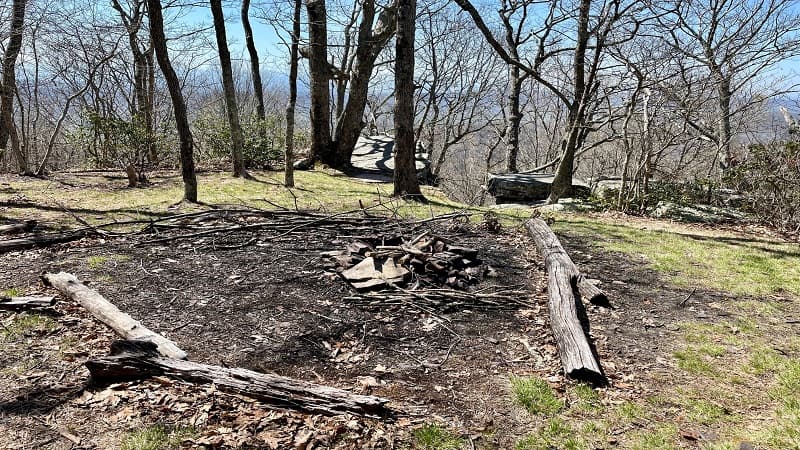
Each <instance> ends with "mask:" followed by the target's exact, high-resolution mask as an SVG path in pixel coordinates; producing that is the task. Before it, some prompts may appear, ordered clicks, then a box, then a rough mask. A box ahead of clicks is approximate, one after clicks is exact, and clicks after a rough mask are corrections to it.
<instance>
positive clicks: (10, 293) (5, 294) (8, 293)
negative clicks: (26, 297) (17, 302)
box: [0, 287, 22, 298]
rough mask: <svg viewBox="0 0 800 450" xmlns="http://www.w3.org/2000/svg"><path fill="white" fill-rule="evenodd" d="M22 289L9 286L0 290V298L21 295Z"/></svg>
mask: <svg viewBox="0 0 800 450" xmlns="http://www.w3.org/2000/svg"><path fill="white" fill-rule="evenodd" d="M21 296H22V289H19V288H15V287H10V288H8V289H6V290H4V291H0V298H11V297H21Z"/></svg>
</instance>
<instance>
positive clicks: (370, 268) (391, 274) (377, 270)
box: [342, 258, 411, 290]
mask: <svg viewBox="0 0 800 450" xmlns="http://www.w3.org/2000/svg"><path fill="white" fill-rule="evenodd" d="M409 275H411V272H410V271H409V270H408V269H406V268H405V267H403V266H398V265H397V262H396V261H395V260H394V259H393V258H366V259H364V260H363V261H361V262H360V263H358V264H356V265H355V266H353V267H351V268H349V269H347V270H345V271H343V272H342V277H344V279H346V280H347V281H349V282H350V284H352V285H353V287H354V288H356V289H360V290H366V289H374V288H377V287H382V286H385V285H387V284H388V283H402V282H403V281H405V280H406V278H407V277H408V276H409Z"/></svg>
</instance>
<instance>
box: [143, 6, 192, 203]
mask: <svg viewBox="0 0 800 450" xmlns="http://www.w3.org/2000/svg"><path fill="white" fill-rule="evenodd" d="M147 7H148V12H149V13H150V39H151V40H152V41H153V47H154V49H155V52H156V59H157V60H158V65H159V67H160V68H161V72H163V74H164V79H165V80H166V82H167V88H168V89H169V95H170V97H171V98H172V109H173V111H174V113H175V123H176V126H177V129H178V138H179V139H180V143H181V144H180V147H181V150H180V154H181V171H182V175H183V187H184V191H183V192H184V193H183V196H184V199H186V200H187V201H190V202H193V203H197V177H196V175H195V171H194V155H193V153H194V141H193V140H192V130H191V128H190V127H189V118H188V117H187V114H186V103H185V101H184V100H183V94H182V93H181V83H180V80H179V79H178V75H177V74H176V73H175V69H174V68H173V67H172V63H171V62H170V60H169V53H168V51H167V39H166V37H165V36H164V17H163V16H162V14H161V1H160V0H147Z"/></svg>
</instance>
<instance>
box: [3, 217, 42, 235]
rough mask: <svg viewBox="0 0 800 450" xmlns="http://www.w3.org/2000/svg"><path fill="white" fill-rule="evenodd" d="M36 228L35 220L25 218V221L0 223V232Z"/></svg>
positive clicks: (5, 232) (22, 231)
mask: <svg viewBox="0 0 800 450" xmlns="http://www.w3.org/2000/svg"><path fill="white" fill-rule="evenodd" d="M34 228H36V221H35V220H26V221H25V222H20V223H12V224H9V225H0V234H16V233H24V232H26V231H31V230H32V229H34Z"/></svg>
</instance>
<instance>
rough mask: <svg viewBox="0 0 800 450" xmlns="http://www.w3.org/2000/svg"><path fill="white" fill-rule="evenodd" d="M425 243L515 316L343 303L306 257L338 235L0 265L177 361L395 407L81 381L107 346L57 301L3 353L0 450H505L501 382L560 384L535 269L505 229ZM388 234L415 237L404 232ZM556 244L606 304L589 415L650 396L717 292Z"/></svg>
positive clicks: (527, 425)
mask: <svg viewBox="0 0 800 450" xmlns="http://www.w3.org/2000/svg"><path fill="white" fill-rule="evenodd" d="M430 231H431V232H434V233H436V234H439V235H441V236H445V237H447V238H448V239H451V240H454V241H457V242H459V243H460V244H463V245H467V246H471V247H474V248H477V249H478V250H479V257H480V258H481V259H482V260H483V261H484V263H485V264H487V265H489V266H491V267H493V268H494V269H495V270H496V271H497V276H496V277H494V278H490V277H486V278H484V280H483V281H482V282H481V283H480V284H478V285H476V286H474V287H472V289H491V288H492V287H493V286H494V287H503V288H508V287H516V288H518V289H521V290H524V291H526V292H528V293H529V294H528V295H527V297H526V298H522V299H520V300H521V303H522V304H520V303H518V302H514V301H509V302H508V303H507V304H504V305H503V306H504V307H502V308H495V309H481V308H475V307H471V306H469V305H460V306H459V307H456V308H437V309H435V310H433V311H431V310H427V309H423V308H419V307H418V306H415V305H414V304H401V305H391V306H385V307H381V306H377V307H375V306H372V307H369V306H359V305H354V304H351V303H348V302H347V301H345V300H343V297H347V296H348V295H349V294H351V293H352V291H351V288H350V287H349V286H348V285H347V284H346V283H345V282H344V281H343V280H342V279H341V278H340V277H339V276H338V275H336V274H335V273H332V272H331V271H330V270H327V269H326V268H325V267H324V264H323V260H322V258H321V257H320V253H321V252H324V251H331V250H339V249H342V248H343V247H344V246H345V245H346V244H347V242H349V240H351V239H352V237H351V234H352V233H350V232H348V230H344V229H341V230H335V229H330V228H319V229H316V230H312V231H309V230H301V231H298V232H297V233H291V234H288V235H283V236H282V237H278V238H275V237H274V236H270V235H269V232H268V231H258V232H237V233H230V234H223V235H215V236H206V237H200V238H194V239H189V240H177V241H172V242H166V243H158V244H144V245H143V244H141V241H142V240H146V239H148V238H150V237H151V236H140V235H132V236H128V237H122V238H114V239H107V240H103V239H98V238H93V239H84V240H81V241H78V242H74V243H70V244H63V245H58V246H54V247H51V248H48V249H39V250H30V251H25V252H16V253H9V254H5V255H0V288H8V287H12V286H13V287H17V288H19V289H21V290H22V291H23V292H24V293H25V294H32V293H36V292H45V291H46V290H45V288H44V287H42V285H41V283H40V281H39V276H40V274H41V273H42V272H44V271H67V272H70V273H73V274H75V275H76V276H77V277H78V278H79V279H81V280H83V281H84V282H87V283H88V284H89V285H90V286H91V287H93V288H94V289H96V290H97V291H99V292H100V293H101V294H103V295H104V296H106V298H108V299H109V300H110V301H112V302H114V303H115V304H116V305H118V306H119V307H120V309H122V310H123V311H126V312H128V313H129V314H131V315H132V316H133V317H135V318H137V319H139V320H141V321H142V322H144V323H145V324H146V325H147V326H148V327H149V328H151V329H153V330H155V331H157V332H160V333H162V334H164V335H166V336H167V337H169V338H171V339H173V340H174V341H176V342H177V343H178V345H179V346H180V347H181V348H183V349H184V350H185V351H187V352H188V354H189V359H191V360H193V361H197V362H205V363H210V364H217V365H223V366H230V367H234V366H235V367H244V368H248V369H252V370H257V371H262V372H274V373H278V374H281V375H286V376H291V377H295V378H299V379H304V380H309V381H314V382H318V383H322V384H327V385H332V386H337V387H342V388H346V389H351V390H353V391H356V392H360V393H367V394H373V395H379V396H383V397H387V398H389V399H391V401H392V403H391V405H392V406H393V407H394V408H396V409H397V410H398V411H400V414H399V416H398V420H397V421H395V422H393V423H389V422H381V421H376V420H371V419H361V418H354V417H334V418H329V417H321V416H315V415H308V414H303V413H298V412H287V411H278V410H273V409H270V408H269V407H268V406H266V405H262V404H260V403H258V402H254V401H251V400H249V399H246V398H244V397H238V396H232V395H228V394H223V393H220V392H217V391H216V390H215V389H213V387H209V386H191V385H187V384H183V383H178V382H172V381H170V380H168V379H165V378H156V379H153V380H148V381H142V382H130V383H120V384H117V385H112V386H97V385H94V384H92V383H91V382H90V381H89V377H88V371H87V370H86V369H85V368H84V367H83V362H84V361H86V360H87V359H89V358H92V357H94V356H98V355H102V354H105V353H107V351H108V348H109V344H110V342H111V341H112V340H113V339H115V336H114V335H113V333H112V332H110V331H109V330H107V329H106V328H105V327H104V326H103V325H102V324H99V323H98V322H97V321H96V320H95V319H93V318H92V317H91V316H89V315H88V314H87V313H86V312H85V311H84V310H83V309H82V308H80V307H79V306H78V305H76V304H74V303H73V302H71V301H69V300H65V299H61V300H60V301H59V302H58V303H57V305H56V306H55V307H54V308H53V310H52V311H49V312H47V314H49V317H51V318H52V324H51V325H52V326H49V325H43V326H40V327H33V328H31V329H27V330H25V331H23V332H22V333H21V334H17V335H13V336H12V335H7V336H6V338H5V341H3V342H2V345H3V352H2V353H1V354H0V368H1V369H0V448H13V449H27V448H54V449H62V448H64V449H66V448H73V449H76V448H117V447H118V446H119V443H120V439H121V437H122V435H123V434H124V433H125V432H126V431H128V430H132V429H137V428H141V427H143V426H147V425H151V424H154V423H160V424H164V425H166V426H174V427H179V428H185V427H191V428H193V429H194V432H193V433H190V437H188V438H187V439H185V440H184V441H183V443H182V444H180V445H182V446H184V447H187V448H189V447H193V446H194V447H197V446H204V445H205V446H215V447H220V448H237V447H240V446H247V448H290V447H293V448H353V449H356V448H403V447H404V446H406V445H408V443H409V442H411V438H410V432H411V430H413V429H414V428H415V427H418V426H419V425H420V424H422V423H428V422H432V421H439V422H444V423H445V424H446V425H447V426H448V427H450V428H452V429H454V430H457V431H458V432H459V433H461V434H462V435H463V436H465V437H466V438H467V439H468V440H469V442H470V443H471V445H473V446H474V447H475V448H510V447H512V446H513V444H514V442H515V441H516V439H518V438H519V437H520V436H522V435H524V434H525V433H527V432H529V431H531V429H532V427H533V425H534V424H535V421H536V419H535V418H531V417H530V416H529V415H528V414H527V413H525V412H524V410H522V409H521V408H518V407H516V406H514V405H513V400H512V398H511V396H510V394H509V382H508V380H509V376H510V375H511V374H516V375H526V374H537V375H538V376H541V377H543V378H545V379H547V380H548V381H549V382H550V383H551V384H552V385H553V386H554V387H555V388H556V389H557V390H559V391H560V392H562V393H564V392H565V390H566V388H567V386H568V385H569V383H570V382H568V381H566V380H564V379H563V376H562V374H561V369H560V364H559V361H558V356H557V353H556V348H555V346H554V342H553V339H552V336H551V333H550V329H549V323H548V317H547V308H546V293H545V292H544V286H545V274H544V272H543V269H542V267H541V265H540V262H539V261H538V258H537V256H536V255H535V251H534V250H533V245H532V243H530V242H528V241H527V239H526V238H525V237H524V236H523V232H522V230H520V229H510V230H504V231H503V232H501V233H499V234H494V233H490V232H488V231H485V230H482V229H481V228H480V227H475V226H464V225H463V224H460V225H459V224H452V223H438V224H432V225H430ZM180 232H181V231H175V233H180ZM418 232H420V229H419V228H418V227H417V228H415V229H414V233H418ZM398 234H399V235H402V236H403V238H405V239H410V238H412V237H414V236H413V235H412V231H411V228H410V226H409V225H408V224H403V223H398V224H397V231H396V232H395V237H396V235H398ZM562 240H563V242H564V245H565V247H566V248H567V250H568V251H569V252H570V254H571V255H572V257H573V259H574V260H575V262H576V263H577V264H578V266H579V267H580V268H581V269H582V270H583V271H584V272H585V273H586V274H587V275H588V276H589V277H590V278H596V279H599V280H602V281H603V285H602V288H603V289H604V290H605V291H606V292H607V294H608V295H609V298H610V299H611V304H612V307H611V308H603V307H597V306H591V305H588V317H589V320H590V324H591V336H592V338H593V340H594V343H595V345H596V347H597V351H598V354H599V357H600V361H601V364H602V365H603V368H604V370H605V371H606V374H607V376H608V378H609V381H610V386H609V387H607V388H604V389H602V390H601V391H602V399H603V401H604V402H610V403H614V402H620V401H622V400H624V399H631V398H642V397H644V396H647V395H648V394H649V393H652V392H654V391H656V390H658V386H655V385H654V383H655V381H654V380H663V378H664V377H665V376H668V374H669V373H670V371H674V370H675V369H674V367H673V366H672V364H673V363H672V362H670V361H671V360H670V358H669V357H668V355H669V354H670V353H671V349H672V346H671V342H672V341H674V340H675V337H676V333H677V331H678V327H677V324H678V323H680V322H682V321H685V320H696V319H698V318H707V319H708V320H712V321H713V320H714V318H715V317H720V316H724V315H726V314H727V313H726V312H725V311H724V310H721V309H719V308H718V307H716V306H714V305H718V302H717V300H720V295H719V294H716V293H713V292H706V291H702V290H697V291H695V292H694V293H693V294H691V296H690V298H689V299H688V300H687V301H686V302H684V304H683V306H680V304H681V302H683V301H684V300H685V299H686V298H687V296H689V295H690V292H691V291H690V290H682V289H675V288H674V287H672V286H667V285H665V284H663V282H661V281H660V279H659V277H658V275H657V274H656V273H654V272H652V271H651V270H649V269H647V268H646V267H645V263H644V262H643V261H637V260H635V259H631V258H629V257H624V256H621V255H619V254H611V253H608V252H604V251H602V250H600V249H598V248H595V247H594V246H592V244H591V242H588V241H586V240H585V239H584V238H582V237H581V236H577V235H566V236H563V237H562ZM247 242H250V244H249V245H246V246H243V247H242V248H229V247H231V246H236V245H239V244H244V243H247ZM53 293H54V292H53ZM525 304H528V306H525ZM25 315H27V313H13V312H0V323H2V324H4V326H5V327H10V326H12V324H13V323H14V321H15V320H18V319H19V318H20V317H21V316H25ZM631 426H632V425H624V426H621V428H620V429H618V430H615V432H617V433H620V434H621V433H625V432H627V431H630V427H631ZM633 426H635V425H633ZM687 445H688V444H687ZM609 446H613V443H611V444H609Z"/></svg>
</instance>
